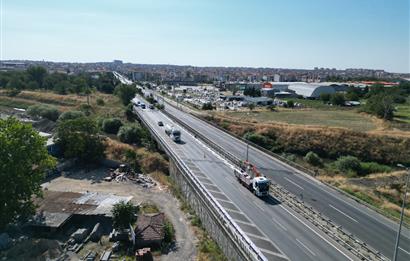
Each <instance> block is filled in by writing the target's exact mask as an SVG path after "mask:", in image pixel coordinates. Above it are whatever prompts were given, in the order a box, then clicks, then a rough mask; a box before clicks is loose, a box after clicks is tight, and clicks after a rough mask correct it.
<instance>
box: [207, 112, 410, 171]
mask: <svg viewBox="0 0 410 261" xmlns="http://www.w3.org/2000/svg"><path fill="white" fill-rule="evenodd" d="M212 119H213V121H215V122H216V123H217V124H219V125H220V126H222V127H225V128H227V129H228V130H229V131H231V132H233V133H235V134H237V135H239V136H243V135H244V134H245V133H246V132H248V131H251V132H256V133H258V134H261V135H263V136H265V137H267V138H270V139H272V140H276V142H277V143H278V144H279V145H281V146H282V147H283V148H284V149H285V152H294V153H298V154H300V155H305V154H306V153H307V152H309V151H314V152H316V153H317V154H319V155H320V156H322V157H325V158H337V157H338V156H339V155H352V156H356V157H358V158H359V159H361V160H362V161H377V162H379V163H387V164H394V163H397V162H404V163H406V162H408V161H409V162H410V137H408V138H406V137H392V136H387V135H374V134H369V133H365V132H356V131H351V130H347V129H343V128H333V127H318V126H309V125H290V124H283V123H276V124H272V123H258V124H255V123H252V122H250V121H248V120H238V119H236V118H232V117H226V116H224V117H219V116H214V117H213V118H212ZM376 144H377V145H376Z"/></svg>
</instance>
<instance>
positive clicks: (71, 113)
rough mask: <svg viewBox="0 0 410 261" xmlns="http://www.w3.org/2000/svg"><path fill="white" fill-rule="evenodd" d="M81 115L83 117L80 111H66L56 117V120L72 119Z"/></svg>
mask: <svg viewBox="0 0 410 261" xmlns="http://www.w3.org/2000/svg"><path fill="white" fill-rule="evenodd" d="M82 117H85V114H84V112H82V111H66V112H63V113H62V114H61V115H60V117H58V121H66V120H74V119H78V118H82Z"/></svg>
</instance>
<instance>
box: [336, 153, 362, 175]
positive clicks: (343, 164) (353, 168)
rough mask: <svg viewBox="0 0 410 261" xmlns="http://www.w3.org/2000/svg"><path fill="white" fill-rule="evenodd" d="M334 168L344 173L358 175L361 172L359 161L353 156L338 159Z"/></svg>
mask: <svg viewBox="0 0 410 261" xmlns="http://www.w3.org/2000/svg"><path fill="white" fill-rule="evenodd" d="M335 166H336V168H337V169H338V170H339V171H340V172H345V173H348V172H354V173H360V171H361V170H362V168H361V162H360V160H359V159H358V158H356V157H353V156H342V157H339V158H338V159H337V161H336V162H335Z"/></svg>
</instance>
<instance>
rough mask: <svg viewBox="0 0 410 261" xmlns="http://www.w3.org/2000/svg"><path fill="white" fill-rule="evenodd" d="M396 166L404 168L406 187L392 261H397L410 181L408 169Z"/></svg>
mask: <svg viewBox="0 0 410 261" xmlns="http://www.w3.org/2000/svg"><path fill="white" fill-rule="evenodd" d="M397 166H398V167H400V168H405V169H406V172H407V178H406V185H405V187H404V196H403V203H402V205H401V213H400V223H399V229H398V231H397V237H396V245H395V246H394V255H393V261H397V252H398V250H399V244H400V234H401V225H402V224H403V216H404V207H405V206H406V199H407V188H408V186H409V179H410V171H409V168H408V167H405V166H403V165H402V164H397Z"/></svg>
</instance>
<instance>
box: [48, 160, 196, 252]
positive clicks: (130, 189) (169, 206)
mask: <svg viewBox="0 0 410 261" xmlns="http://www.w3.org/2000/svg"><path fill="white" fill-rule="evenodd" d="M107 174H108V169H106V168H98V169H94V170H89V171H88V170H81V171H78V172H75V173H65V174H64V176H61V177H58V178H55V179H53V180H51V181H50V182H47V183H44V184H43V185H42V186H43V187H44V188H47V189H49V190H56V191H72V192H86V191H91V192H101V193H112V194H115V195H120V196H133V199H132V201H133V202H134V203H142V202H152V203H153V204H155V205H157V206H158V207H159V208H160V211H163V212H164V213H165V214H166V216H167V217H168V218H169V220H170V221H171V222H172V224H173V225H174V228H175V237H176V250H175V251H171V252H170V253H168V254H167V255H162V256H161V258H160V259H161V260H195V257H196V244H197V241H198V240H197V238H196V237H195V235H194V232H193V230H192V228H191V226H190V224H189V221H188V219H187V217H186V215H185V214H184V213H183V212H182V211H181V210H180V208H179V202H178V200H177V199H176V198H174V197H173V196H172V195H171V194H170V193H169V192H168V191H167V190H166V189H165V188H164V187H161V186H156V187H155V188H151V189H146V188H142V187H141V186H138V185H135V184H133V183H131V182H121V183H117V182H115V181H113V182H105V181H103V178H104V177H106V176H107Z"/></svg>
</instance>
